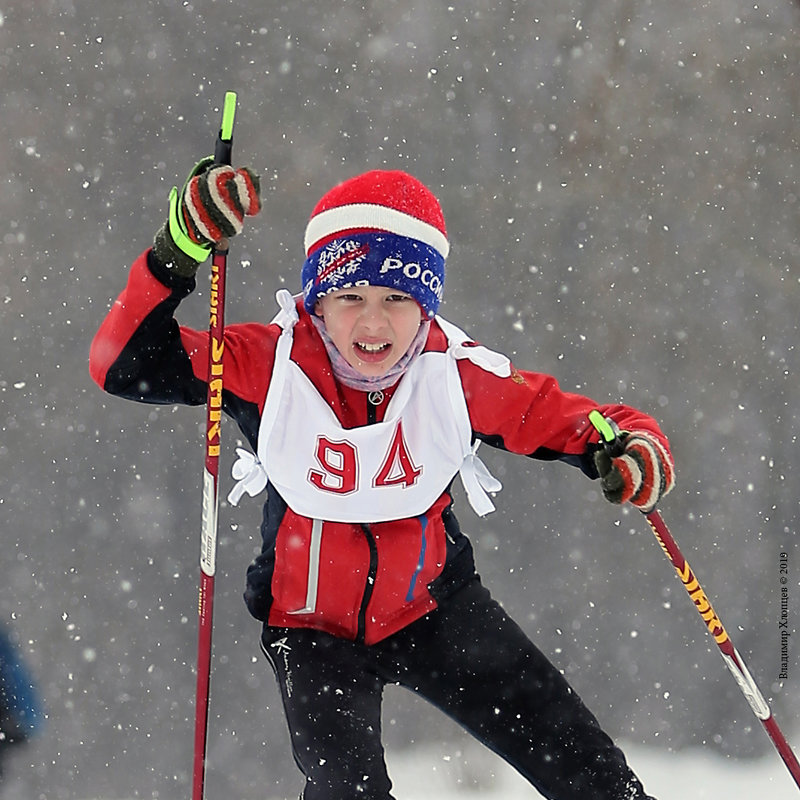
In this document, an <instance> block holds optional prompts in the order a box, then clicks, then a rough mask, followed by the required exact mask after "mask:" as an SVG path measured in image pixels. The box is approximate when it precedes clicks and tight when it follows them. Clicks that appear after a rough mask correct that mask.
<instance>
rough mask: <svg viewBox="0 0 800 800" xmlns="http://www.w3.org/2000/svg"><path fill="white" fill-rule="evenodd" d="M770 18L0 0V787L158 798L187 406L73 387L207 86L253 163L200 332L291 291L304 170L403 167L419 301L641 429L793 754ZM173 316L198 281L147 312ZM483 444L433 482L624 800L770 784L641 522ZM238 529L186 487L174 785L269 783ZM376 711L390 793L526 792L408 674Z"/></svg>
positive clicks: (793, 323) (781, 8) (227, 793)
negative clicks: (247, 201) (13, 677)
mask: <svg viewBox="0 0 800 800" xmlns="http://www.w3.org/2000/svg"><path fill="white" fill-rule="evenodd" d="M799 31H800V3H798V2H797V0H766V2H759V3H758V4H754V3H752V2H739V1H738V0H719V2H716V3H706V2H697V1H696V0H695V2H687V1H686V0H675V2H671V3H663V2H662V3H656V2H651V0H638V2H633V0H609V1H608V2H605V3H597V2H596V1H590V0H582V1H581V2H576V1H575V0H571V1H568V2H555V0H526V1H525V2H522V1H520V2H515V1H514V0H463V2H459V3H455V2H453V3H452V4H449V5H448V4H447V3H444V2H431V0H396V1H395V0H359V1H358V2H355V1H354V0H305V1H304V2H302V3H283V2H273V1H272V0H266V1H265V0H239V1H238V2H236V3H227V2H221V1H219V2H214V0H196V2H194V3H190V2H187V1H186V0H163V1H162V2H155V1H154V0H151V1H146V0H143V1H142V2H136V3H130V2H127V3H125V2H121V0H105V1H104V2H102V3H89V2H78V0H36V2H33V3H21V2H10V3H9V2H6V3H3V2H2V1H1V0H0V70H1V73H0V74H2V94H0V120H1V121H2V122H1V123H0V124H2V130H3V136H2V137H0V182H1V183H0V185H1V186H2V192H0V331H2V336H3V342H2V345H0V433H1V434H2V435H0V456H1V457H2V462H1V463H2V464H3V467H2V473H1V474H2V480H0V541H1V542H2V550H1V551H0V552H2V565H3V574H2V578H1V579H0V622H1V623H2V624H5V625H6V626H7V627H8V628H9V629H10V630H11V631H12V633H13V634H14V635H15V637H16V638H17V640H18V642H19V644H20V647H21V649H22V651H23V653H24V655H25V658H26V660H27V662H28V664H29V666H30V668H31V672H32V674H33V676H34V678H35V680H36V682H37V685H38V686H39V689H40V692H41V694H42V696H43V700H44V703H45V706H46V711H47V723H46V726H45V728H44V729H43V730H42V732H41V735H40V737H39V738H38V739H37V740H36V741H34V742H33V743H31V745H30V746H29V747H28V748H27V749H26V750H25V751H24V754H23V753H20V755H19V757H18V759H17V760H16V761H15V762H14V763H13V764H10V765H9V767H10V769H9V775H8V779H7V781H6V783H5V784H4V785H3V786H2V792H3V795H4V796H8V797H10V798H13V800H22V799H23V798H24V800H30V798H42V800H61V799H62V798H65V799H67V798H69V799H70V800H81V799H82V798H96V797H102V798H103V800H123V799H127V798H169V797H180V796H183V797H185V796H188V794H189V778H190V771H191V762H192V728H193V718H194V708H193V703H194V677H193V667H194V661H195V650H196V619H195V615H196V594H197V581H198V567H197V558H198V549H199V545H198V537H199V520H200V505H199V503H200V483H201V472H202V443H201V442H202V430H201V428H202V419H203V416H202V411H200V410H197V409H194V410H190V409H185V408H171V407H166V408H155V407H145V406H139V405H135V404H132V403H126V402H124V401H121V400H116V399H114V398H111V397H107V396H104V395H103V394H102V393H101V392H100V391H99V389H97V387H95V386H94V385H93V384H92V383H91V382H90V380H89V376H88V372H87V363H86V362H87V353H88V346H89V342H90V340H91V337H92V335H93V333H94V331H95V330H96V328H97V326H98V325H99V323H100V321H101V319H102V318H103V316H104V315H105V313H106V310H107V309H108V306H109V304H110V302H111V301H112V300H113V298H114V297H115V296H116V294H117V293H118V292H119V290H120V288H121V287H122V285H123V282H124V279H125V273H126V269H127V266H128V265H129V264H130V262H131V261H132V260H133V259H134V258H135V257H136V255H138V253H139V252H141V251H142V250H143V249H144V248H145V247H147V246H148V245H149V243H150V241H151V239H152V235H153V233H154V231H155V230H156V229H157V228H158V227H159V225H160V224H161V222H162V220H163V217H164V214H165V210H166V197H167V194H168V191H169V188H170V187H171V186H172V185H173V184H175V183H179V182H182V181H183V179H184V177H185V174H186V172H187V171H188V170H189V169H190V168H191V167H192V166H193V164H194V163H195V161H196V160H197V159H199V158H200V157H202V156H204V155H206V154H208V153H209V152H210V151H211V148H212V145H213V138H214V136H215V134H216V128H217V126H218V120H219V114H218V111H219V105H220V103H221V101H222V97H223V95H224V92H225V91H226V90H228V89H233V90H235V91H237V92H238V94H239V100H240V105H239V112H238V115H237V123H236V140H235V154H236V160H237V161H239V162H240V163H249V164H252V165H253V166H254V168H255V169H256V170H257V171H259V172H260V174H261V175H262V176H263V186H264V213H263V214H262V215H261V216H260V217H259V218H258V219H257V220H256V221H255V222H254V224H252V225H250V227H249V229H248V233H247V234H246V235H245V236H244V237H242V238H241V240H237V241H236V244H235V247H234V249H233V251H232V256H231V272H230V279H229V296H228V306H227V310H228V319H229V320H231V321H235V320H244V319H266V318H269V317H271V316H272V314H273V308H274V303H273V300H272V296H273V294H274V291H275V290H276V289H277V288H279V287H281V286H284V285H285V286H288V287H289V288H291V289H297V288H299V270H300V263H301V258H302V256H301V242H302V233H303V229H304V227H305V222H306V219H307V217H308V214H309V213H310V210H311V208H312V207H313V205H314V203H315V202H316V200H317V199H318V198H319V196H320V195H321V194H322V192H324V191H325V190H326V189H328V188H329V187H330V186H331V185H332V184H333V183H335V182H336V181H338V180H341V179H343V178H345V177H348V176H350V175H352V174H355V173H357V172H360V171H362V170H364V169H367V168H371V167H377V166H388V167H400V168H404V169H407V170H409V171H411V172H413V173H414V174H416V175H418V176H419V177H420V178H421V179H422V180H423V181H425V182H426V183H428V184H429V185H430V186H432V187H433V188H434V190H435V191H436V192H437V194H438V195H439V197H440V198H441V201H442V204H443V207H444V210H445V215H446V218H447V223H448V231H449V235H450V239H451V242H452V250H451V256H450V259H449V261H448V282H447V288H446V293H445V298H446V299H445V303H444V305H443V308H442V312H443V314H444V315H445V316H447V317H449V318H451V319H452V320H453V321H455V322H457V323H458V324H459V325H460V326H462V327H464V328H466V329H467V330H468V331H470V332H471V333H472V334H473V335H474V336H475V337H476V338H478V339H480V340H481V341H483V342H485V343H486V344H488V345H490V346H492V347H494V348H496V349H499V350H502V351H505V352H506V353H508V354H509V355H511V356H512V357H513V359H514V360H515V362H516V364H517V365H518V366H519V367H524V368H531V369H537V370H540V371H544V372H549V373H553V374H555V375H557V376H558V377H559V379H560V381H561V383H562V385H563V386H564V387H565V388H567V389H572V390H576V391H580V392H583V393H586V394H589V395H591V396H593V397H595V398H597V399H599V400H606V399H611V400H622V401H624V402H627V403H630V404H631V405H634V406H638V407H641V408H643V409H645V410H647V411H649V412H651V413H652V414H654V415H655V416H657V417H658V418H659V419H660V420H661V421H662V423H663V427H664V428H665V430H666V431H667V432H668V434H669V435H670V437H671V440H672V443H673V447H674V452H675V455H676V458H677V462H678V479H679V483H678V488H677V489H676V491H675V492H674V494H673V495H672V496H671V497H670V498H669V499H668V500H667V502H666V503H665V504H664V508H663V511H664V514H665V517H666V519H667V521H668V523H669V524H670V526H671V527H672V529H673V532H674V534H675V536H676V538H677V539H678V542H679V543H680V544H681V546H682V548H683V549H684V551H685V554H686V556H687V558H688V560H689V561H690V563H691V564H692V566H693V568H694V570H695V572H696V573H697V575H698V577H699V578H700V581H701V583H702V585H703V587H704V588H705V590H706V592H707V593H708V594H709V596H710V597H711V599H712V602H713V603H714V605H715V607H716V609H717V611H718V612H719V614H720V616H721V617H722V620H723V622H724V623H725V625H726V627H727V628H728V630H729V632H730V634H731V636H732V638H733V640H734V642H735V643H736V645H737V647H738V648H739V650H740V651H741V652H742V654H743V656H744V658H745V660H746V661H747V663H748V665H749V666H750V669H751V671H752V672H753V674H754V676H755V678H756V680H757V681H758V683H759V685H760V686H761V688H762V690H763V692H764V694H765V695H766V696H767V697H768V699H769V701H770V703H771V705H772V707H773V709H774V710H775V713H776V716H777V718H778V720H779V722H780V723H781V725H782V727H783V729H784V731H785V733H786V734H787V736H788V738H789V739H790V741H794V742H795V743H796V742H797V741H798V740H800V724H798V719H799V718H800V664H799V663H798V649H797V644H796V642H795V641H794V640H791V644H790V651H789V671H788V675H789V678H788V680H780V679H779V674H780V667H781V665H780V656H781V649H780V648H781V641H780V635H779V629H778V620H779V615H780V585H779V573H778V563H779V556H780V554H781V553H783V552H785V553H787V554H788V568H789V584H788V589H789V606H788V612H789V625H790V629H791V630H792V631H795V630H796V627H797V620H798V619H800V546H798V544H797V539H796V534H797V529H798V503H797V494H798V479H800V456H798V442H797V438H798V434H799V433H800V418H799V417H798V414H799V413H800V393H799V392H798V378H797V376H798V369H800V365H799V364H798V356H799V355H800V354H799V353H798V348H797V340H798V312H797V309H798V307H799V306H800V302H799V301H800V271H799V268H798V261H799V260H800V240H798V221H800V220H799V216H800V203H799V202H798V177H800V163H799V150H798V130H800V127H799V126H798V124H797V123H798V120H797V109H798V108H800V76H799V75H798V66H797V65H798V64H800V37H798V32H799ZM206 303H207V290H206V287H205V286H204V285H203V284H202V281H201V289H200V290H199V291H198V292H197V297H195V298H193V299H191V300H190V301H188V302H187V303H186V304H185V307H184V308H183V309H182V310H181V311H182V314H181V316H182V319H183V320H184V321H186V322H187V323H189V324H195V325H198V326H203V325H205V324H206V316H207V312H206ZM223 441H224V447H225V451H226V454H225V455H224V457H223V485H222V494H223V496H224V494H226V493H227V489H228V487H229V485H230V479H229V477H228V468H229V465H230V462H231V460H232V458H231V454H232V453H233V447H234V445H235V443H236V431H235V429H234V428H233V427H227V428H226V429H225V432H224V433H223ZM488 451H489V449H488V448H484V449H483V450H482V454H484V457H485V459H486V460H487V462H488V463H489V466H490V467H491V469H492V471H493V472H494V473H495V474H497V475H498V477H500V478H501V479H502V480H503V482H504V484H505V489H504V491H503V493H502V495H501V496H500V498H499V504H498V505H499V508H498V511H497V512H496V513H495V514H493V515H492V516H490V517H489V518H488V519H487V520H485V521H478V520H477V519H476V518H475V517H474V516H472V514H471V512H470V511H469V509H468V508H466V507H465V505H464V503H462V502H460V498H459V504H458V509H460V517H461V521H462V525H463V527H464V528H465V530H466V531H468V532H470V534H471V536H472V539H473V542H474V545H475V549H476V554H477V558H478V566H479V569H480V572H481V574H482V575H483V577H484V580H485V582H486V583H487V584H488V585H489V586H490V587H491V588H492V590H493V592H494V594H495V595H496V596H497V597H498V599H500V600H501V601H502V602H503V603H504V604H505V606H506V607H507V608H508V609H509V611H510V612H511V613H512V615H513V616H515V617H516V618H517V619H518V620H519V621H520V623H521V624H522V625H523V626H524V627H525V629H526V630H527V631H528V632H529V634H530V635H531V636H532V637H533V638H534V640H535V641H536V642H537V643H538V645H539V646H540V647H541V648H542V649H543V650H545V651H546V652H548V653H549V654H551V656H552V658H553V659H554V661H555V662H556V663H557V664H558V665H559V666H560V667H561V668H562V669H563V670H564V672H565V674H566V675H567V677H568V678H569V680H570V681H571V682H572V683H573V685H574V686H575V687H576V689H577V690H578V691H579V692H580V694H581V695H582V696H583V697H584V699H585V700H586V702H587V703H588V704H589V706H590V707H591V708H592V709H593V710H594V711H595V713H596V714H597V715H598V716H599V717H600V719H601V720H602V721H603V723H604V724H605V725H606V727H607V728H608V729H609V731H610V732H611V733H612V734H613V735H614V736H615V737H618V738H619V739H620V740H621V741H623V742H625V743H627V744H628V745H629V746H630V747H629V750H630V754H631V760H632V762H633V763H634V765H635V766H638V765H641V767H640V771H641V773H642V775H643V777H644V778H645V780H646V781H647V783H648V785H649V786H650V790H651V791H652V792H653V793H656V794H658V796H659V797H660V798H662V800H671V798H678V797H681V798H683V797H686V796H688V795H689V794H690V793H691V794H692V796H696V797H708V798H721V797H725V798H738V797H755V796H758V794H759V793H760V794H761V795H765V794H766V796H768V797H770V798H771V799H772V798H775V799H776V800H778V798H783V797H789V796H790V792H792V796H794V795H796V791H795V790H793V788H792V786H791V784H790V783H789V781H788V779H787V775H788V773H786V770H785V769H784V767H783V766H782V764H781V762H780V760H779V759H778V757H777V755H776V754H775V753H774V752H773V751H772V748H771V746H770V743H769V741H768V739H767V737H766V736H765V735H764V733H763V732H762V730H761V726H760V724H759V723H758V721H757V720H756V719H755V718H754V717H753V715H752V713H751V712H750V709H749V707H748V706H747V704H746V703H745V701H744V699H743V697H742V696H741V693H740V692H739V690H738V688H737V687H736V686H735V684H734V683H733V681H732V680H731V678H730V676H729V674H728V673H727V671H726V670H725V668H724V665H723V663H722V661H721V659H720V657H719V655H718V653H717V651H716V647H715V645H714V643H713V641H712V640H711V639H710V637H708V635H707V634H706V632H705V630H704V627H703V625H702V623H701V622H700V620H699V618H698V617H697V614H696V612H695V611H694V609H693V608H692V606H691V604H690V602H689V601H688V599H687V597H686V595H685V592H684V591H683V589H682V587H681V585H680V583H679V582H678V580H677V579H676V577H675V575H674V573H673V571H672V568H671V567H670V566H669V564H668V563H667V562H666V560H665V559H664V557H663V554H662V553H661V551H660V549H659V547H658V545H657V544H656V542H655V541H654V539H653V537H652V536H651V535H650V534H649V532H648V531H647V528H646V526H645V525H644V523H643V520H641V519H640V518H639V517H638V515H635V514H627V513H620V512H619V510H618V509H614V508H611V507H609V506H608V505H607V504H606V503H604V501H602V499H601V498H600V497H599V496H598V492H597V487H596V486H595V485H594V484H592V483H590V482H588V481H586V480H585V479H583V478H582V476H581V475H580V474H578V473H577V471H575V470H571V469H569V468H567V467H565V466H562V465H553V464H547V463H538V462H527V461H525V460H523V459H520V458H513V457H511V456H508V455H505V454H502V453H491V452H488ZM259 518H260V513H259V508H258V504H257V503H255V502H251V503H249V504H246V505H245V504H243V506H242V507H241V508H239V509H229V508H227V507H223V508H222V509H221V523H220V536H221V540H220V548H219V572H218V577H217V605H216V613H215V633H214V636H215V653H214V668H215V673H214V676H213V681H212V710H211V729H210V738H209V770H208V782H207V783H208V795H209V797H237V798H243V799H245V798H265V797H266V798H270V800H272V799H273V798H284V797H293V796H296V793H297V786H298V784H297V776H296V773H295V768H294V766H293V764H292V762H291V756H290V753H289V748H288V740H287V736H286V733H285V730H284V724H283V720H282V717H281V710H280V706H279V701H278V697H277V693H276V690H275V687H274V685H273V680H272V677H271V675H270V674H269V671H268V668H267V666H266V664H265V663H264V662H263V661H262V659H261V657H260V656H259V653H258V644H257V636H258V625H257V623H255V622H254V621H253V620H251V619H250V618H249V617H248V616H247V613H246V611H245V609H244V606H243V603H242V601H241V590H242V586H243V577H244V569H245V567H246V565H247V563H248V562H249V560H250V559H251V557H252V555H253V553H254V552H255V549H256V548H257V547H258V541H257V539H258V533H257V525H258V521H259ZM795 636H796V634H795ZM385 727H386V739H387V743H388V747H389V752H390V764H391V765H392V772H393V775H394V776H395V780H396V783H397V786H398V796H399V797H400V798H406V800H412V799H415V798H422V797H430V796H431V794H432V792H433V787H434V786H435V794H436V796H437V797H438V798H441V799H442V800H445V799H446V798H449V797H450V796H470V795H472V796H481V797H484V798H489V797H494V796H497V797H501V796H502V797H508V798H515V797H517V796H519V797H529V796H531V794H532V792H531V791H530V790H529V789H526V788H524V787H522V786H520V785H519V783H518V782H515V780H518V779H515V778H513V777H512V776H509V775H508V773H507V772H506V771H504V770H503V769H502V768H501V767H500V766H499V765H498V764H497V763H496V761H492V760H491V757H489V756H488V754H485V753H483V752H482V751H480V750H476V749H475V748H474V747H473V746H472V745H471V744H470V743H469V741H468V740H467V739H466V738H464V736H463V734H461V733H460V731H458V730H457V729H456V728H455V727H454V726H453V725H452V724H451V723H450V722H449V721H448V720H446V719H443V718H442V717H441V716H440V715H439V714H437V713H436V712H434V711H433V710H431V709H429V708H427V707H426V706H424V705H423V704H421V703H419V702H418V701H416V700H414V699H413V698H409V697H408V695H403V694H401V693H399V692H398V693H393V692H392V693H390V694H389V696H388V698H387V703H386V720H385ZM492 775H494V776H495V777H494V778H492ZM649 776H652V777H649ZM684 780H685V781H686V782H685V783H683V781H684ZM437 781H441V783H437ZM662 787H664V788H662Z"/></svg>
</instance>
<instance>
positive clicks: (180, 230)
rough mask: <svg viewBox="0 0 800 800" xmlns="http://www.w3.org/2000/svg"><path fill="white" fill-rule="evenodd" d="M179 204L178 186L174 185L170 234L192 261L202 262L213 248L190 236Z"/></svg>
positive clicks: (170, 194) (170, 199) (170, 202)
mask: <svg viewBox="0 0 800 800" xmlns="http://www.w3.org/2000/svg"><path fill="white" fill-rule="evenodd" d="M179 205H180V201H179V198H178V187H177V186H173V187H172V191H171V192H170V193H169V235H170V236H171V237H172V241H173V243H174V245H175V247H177V248H178V249H179V250H180V251H181V252H182V253H185V254H186V255H187V256H189V258H191V259H192V261H196V262H197V263H198V264H202V263H203V262H204V261H205V260H206V259H207V258H208V257H209V255H211V248H210V247H208V246H206V245H202V244H197V242H193V241H192V240H191V239H190V238H189V234H188V233H187V232H186V228H185V227H184V223H183V220H182V219H181V215H180V213H179V211H178V208H179Z"/></svg>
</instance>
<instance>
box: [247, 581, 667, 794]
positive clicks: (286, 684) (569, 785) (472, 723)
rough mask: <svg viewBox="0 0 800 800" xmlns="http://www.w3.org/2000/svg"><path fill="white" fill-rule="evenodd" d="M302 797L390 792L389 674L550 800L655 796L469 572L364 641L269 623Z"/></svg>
mask: <svg viewBox="0 0 800 800" xmlns="http://www.w3.org/2000/svg"><path fill="white" fill-rule="evenodd" d="M262 648H263V650H264V653H265V654H266V656H267V658H268V659H269V661H270V663H271V664H272V667H273V669H274V670H275V674H276V676H277V679H278V683H279V685H280V690H281V695H282V698H283V705H284V710H285V712H286V718H287V721H288V725H289V732H290V735H291V741H292V749H293V753H294V757H295V760H296V762H297V764H298V766H299V767H300V769H301V771H302V772H303V774H304V775H305V779H306V781H305V787H304V791H303V794H302V798H303V800H391V798H392V794H391V788H392V784H391V781H390V779H389V776H388V774H387V770H386V764H385V761H384V752H383V745H382V742H381V702H382V697H383V688H384V686H386V684H400V685H401V686H404V687H406V688H408V689H410V690H411V691H412V692H415V693H416V694H417V695H419V696H421V697H423V698H425V699H426V700H428V701H430V702H431V703H433V705H435V706H438V707H439V708H440V709H442V711H444V712H445V713H446V714H448V715H449V716H450V717H452V718H453V719H454V720H456V721H457V722H458V723H459V724H461V725H462V726H463V727H464V728H465V729H466V730H467V731H469V732H470V733H471V734H472V735H473V736H475V737H476V738H477V739H478V740H480V741H481V742H483V743H484V744H485V745H486V746H487V747H489V748H490V749H492V750H493V751H494V752H496V753H497V754H499V755H500V756H501V757H502V758H503V759H505V760H506V761H507V762H508V763H509V764H511V765H512V766H513V767H515V768H516V769H517V770H518V771H519V772H520V773H521V774H522V775H523V776H524V777H525V778H526V779H527V780H528V781H529V782H530V783H531V784H533V786H535V787H536V789H537V790H538V791H539V792H540V793H541V794H542V795H543V796H544V797H546V798H549V799H550V800H653V798H651V797H649V795H647V794H646V793H645V791H644V789H643V787H642V784H641V783H640V781H639V780H638V778H637V777H636V776H635V775H634V774H633V772H632V771H631V769H630V768H629V767H628V765H627V763H626V761H625V757H624V755H623V754H622V752H621V751H620V750H619V749H618V748H617V747H615V745H614V743H613V742H612V741H611V739H610V738H609V737H608V735H607V734H606V733H604V732H603V730H602V729H601V728H600V725H599V723H598V722H597V720H596V719H595V717H594V716H593V715H592V713H591V712H590V711H589V710H588V709H587V708H586V706H585V705H584V704H583V702H582V701H581V699H580V698H579V697H578V695H577V694H576V693H575V692H574V691H573V690H572V688H571V687H570V686H569V684H568V683H567V681H566V680H565V678H564V677H563V675H562V674H561V673H560V672H559V671H558V670H557V669H556V668H555V667H554V666H553V665H552V664H551V663H550V662H549V661H548V660H547V659H546V658H545V656H544V655H543V654H542V653H541V652H540V651H539V650H538V649H537V648H536V647H535V646H534V645H533V644H532V643H531V641H530V640H529V639H528V637H527V636H526V635H525V633H524V632H523V631H522V630H521V629H520V628H519V626H518V625H517V624H516V623H515V622H514V621H513V620H512V619H511V618H510V617H509V616H508V615H507V614H506V613H505V612H504V611H503V609H502V608H501V607H500V605H499V604H498V603H497V602H495V601H494V600H493V599H492V598H491V596H490V594H489V592H488V590H487V589H485V588H484V587H483V586H482V585H481V583H480V581H479V580H478V579H477V578H475V579H474V580H473V581H471V582H470V583H469V584H467V585H466V586H465V587H464V588H462V589H459V590H458V591H456V592H455V593H454V594H453V595H451V596H450V597H448V598H446V599H445V600H444V601H443V602H442V603H441V604H440V606H439V607H438V608H437V609H436V610H434V611H432V612H431V613H429V614H428V615H427V616H425V617H423V618H422V619H419V620H417V621H416V622H414V623H412V624H411V625H409V626H408V627H407V628H404V629H403V630H401V631H399V632H398V633H396V634H393V635H392V636H390V637H388V638H386V639H384V640H383V641H381V642H378V643H377V644H374V645H370V646H366V645H363V644H358V643H356V642H351V641H348V640H345V639H339V638H336V637H334V636H331V635H329V634H326V633H322V632H320V631H314V630H308V629H303V628H274V627H269V626H265V628H264V633H263V636H262Z"/></svg>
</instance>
